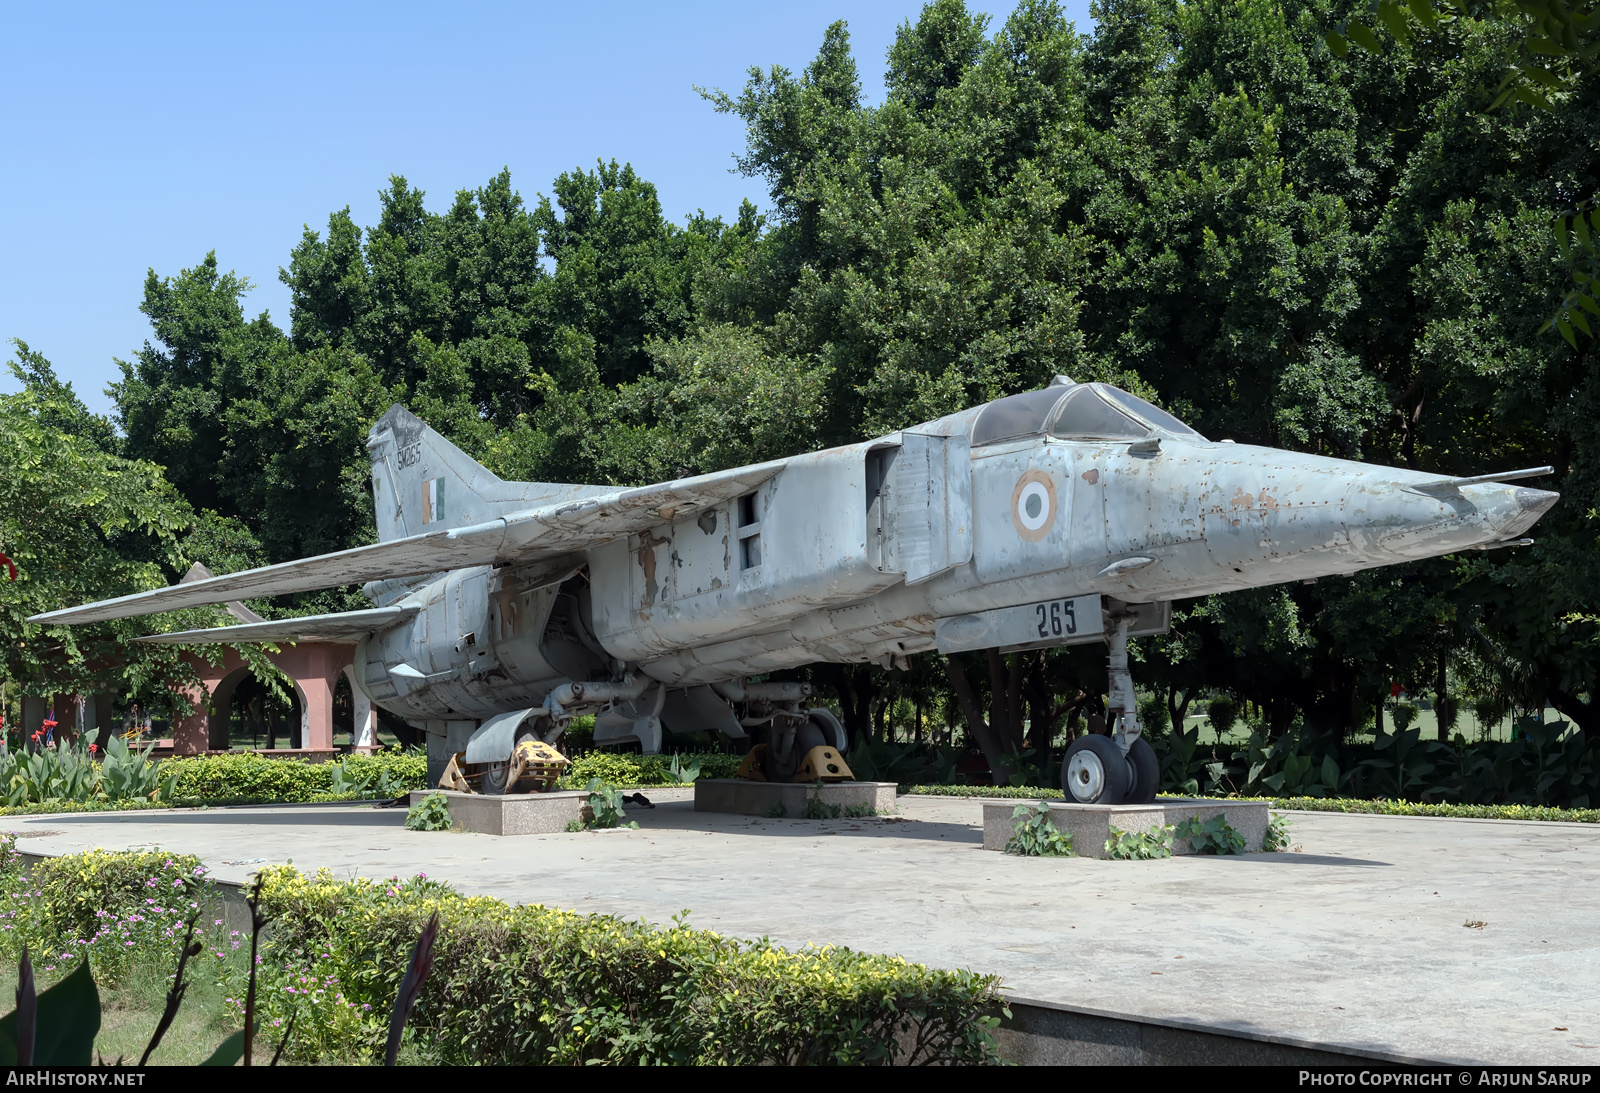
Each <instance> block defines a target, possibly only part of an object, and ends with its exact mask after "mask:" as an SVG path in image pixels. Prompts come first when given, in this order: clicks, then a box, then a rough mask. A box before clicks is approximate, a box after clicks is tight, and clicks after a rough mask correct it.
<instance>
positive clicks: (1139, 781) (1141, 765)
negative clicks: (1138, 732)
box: [1122, 736, 1161, 805]
mask: <svg viewBox="0 0 1600 1093" xmlns="http://www.w3.org/2000/svg"><path fill="white" fill-rule="evenodd" d="M1128 762H1130V763H1132V764H1133V785H1132V786H1130V787H1129V789H1128V795H1127V797H1125V798H1124V799H1123V802H1122V803H1123V804H1128V805H1147V804H1149V803H1150V802H1151V801H1154V800H1155V799H1156V791H1157V790H1159V789H1160V788H1161V760H1159V759H1157V758H1156V749H1155V748H1152V747H1151V746H1150V741H1148V740H1146V739H1145V738H1144V737H1142V736H1141V737H1138V738H1137V739H1135V740H1134V742H1133V747H1131V748H1129V749H1128Z"/></svg>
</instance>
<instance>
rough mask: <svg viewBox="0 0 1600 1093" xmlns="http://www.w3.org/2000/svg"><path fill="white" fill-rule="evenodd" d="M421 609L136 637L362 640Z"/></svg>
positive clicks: (210, 641)
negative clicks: (368, 634) (369, 634)
mask: <svg viewBox="0 0 1600 1093" xmlns="http://www.w3.org/2000/svg"><path fill="white" fill-rule="evenodd" d="M419 610H421V609H420V608H419V607H418V606H416V605H415V604H404V605H401V604H396V605H394V606H392V607H374V608H372V609H370V610H367V611H341V612H338V613H336V614H332V615H307V616H304V617H302V618H298V619H277V620H275V621H272V622H250V623H245V624H243V625H241V626H215V627H211V628H209V629H206V630H183V631H179V632H178V633H174V634H148V635H146V636H145V637H142V638H134V639H133V640H134V641H146V642H149V643H150V644H152V645H220V644H224V643H227V644H232V643H235V642H252V641H359V640H360V639H361V638H362V637H363V636H365V635H366V634H367V633H369V632H370V631H373V630H377V629H380V628H382V627H385V626H389V625H391V624H393V623H397V622H400V621H402V620H404V619H408V618H410V617H411V616H412V615H415V614H416V613H417V612H418V611H419Z"/></svg>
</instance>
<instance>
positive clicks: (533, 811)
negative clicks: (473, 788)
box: [411, 789, 589, 835]
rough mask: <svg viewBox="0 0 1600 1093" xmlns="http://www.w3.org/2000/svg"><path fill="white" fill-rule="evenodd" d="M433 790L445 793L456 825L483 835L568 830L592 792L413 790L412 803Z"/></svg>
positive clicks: (580, 814) (537, 833) (578, 817)
mask: <svg viewBox="0 0 1600 1093" xmlns="http://www.w3.org/2000/svg"><path fill="white" fill-rule="evenodd" d="M431 793H443V794H444V796H445V800H446V801H448V802H449V804H450V819H451V820H452V821H454V823H455V825H456V826H457V827H460V828H461V829H463V830H465V831H477V832H480V833H481V834H484V835H549V834H551V833H553V832H557V831H565V830H566V829H567V825H568V824H569V823H571V822H572V821H573V820H578V819H582V818H583V810H584V807H585V806H586V805H588V803H589V794H588V793H587V792H586V791H585V790H581V789H572V790H556V791H553V792H551V793H511V794H507V795H506V796H504V797H490V796H488V795H487V794H483V793H457V792H456V791H454V790H448V789H440V790H432V789H414V790H412V791H411V803H412V804H413V805H416V804H417V803H418V802H420V801H421V800H422V799H423V798H425V797H427V796H428V795H429V794H431Z"/></svg>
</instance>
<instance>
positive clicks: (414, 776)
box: [162, 748, 428, 804]
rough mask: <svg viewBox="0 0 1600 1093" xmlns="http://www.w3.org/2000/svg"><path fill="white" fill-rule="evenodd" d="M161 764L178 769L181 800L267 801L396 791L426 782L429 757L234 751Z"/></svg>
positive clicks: (394, 753)
mask: <svg viewBox="0 0 1600 1093" xmlns="http://www.w3.org/2000/svg"><path fill="white" fill-rule="evenodd" d="M162 766H163V768H164V769H165V770H167V771H171V772H174V773H176V775H177V782H176V785H177V789H176V796H177V798H178V799H179V800H180V801H193V802H204V803H212V804H224V803H226V804H269V803H273V802H278V801H316V800H329V799H333V798H336V797H339V796H347V797H349V796H354V797H363V796H373V797H395V796H398V795H399V794H401V793H404V792H406V791H408V790H413V789H425V788H427V779H428V757H427V755H426V754H425V753H424V752H423V751H421V750H420V749H415V750H412V751H400V750H399V749H395V748H391V749H389V750H387V751H381V752H377V753H375V754H372V755H347V756H345V757H343V758H342V759H341V760H340V761H339V762H337V763H308V762H306V761H305V760H303V759H269V758H267V757H265V756H261V755H257V754H255V753H254V752H232V753H229V754H227V755H196V756H188V757H184V758H181V759H169V760H167V761H166V762H165V763H163V764H162ZM336 786H338V787H339V788H338V789H336V788H335V787H336ZM357 787H360V788H357Z"/></svg>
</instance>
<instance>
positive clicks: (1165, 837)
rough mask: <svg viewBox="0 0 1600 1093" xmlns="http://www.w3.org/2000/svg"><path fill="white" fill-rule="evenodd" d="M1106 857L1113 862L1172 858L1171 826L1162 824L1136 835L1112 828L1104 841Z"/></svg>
mask: <svg viewBox="0 0 1600 1093" xmlns="http://www.w3.org/2000/svg"><path fill="white" fill-rule="evenodd" d="M1106 857H1108V858H1111V859H1112V860H1113V861H1142V860H1145V859H1149V858H1170V857H1172V825H1171V824H1162V825H1161V826H1160V827H1159V828H1156V829H1155V830H1154V831H1141V832H1139V833H1138V834H1137V835H1135V834H1132V833H1130V832H1127V831H1120V830H1118V829H1117V828H1115V827H1113V828H1112V829H1111V837H1110V838H1109V839H1107V840H1106Z"/></svg>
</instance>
